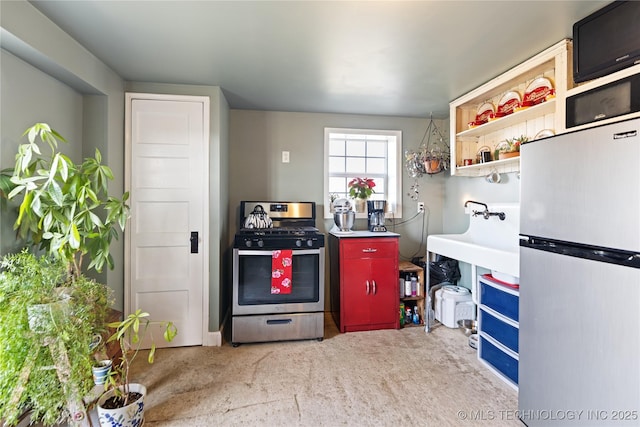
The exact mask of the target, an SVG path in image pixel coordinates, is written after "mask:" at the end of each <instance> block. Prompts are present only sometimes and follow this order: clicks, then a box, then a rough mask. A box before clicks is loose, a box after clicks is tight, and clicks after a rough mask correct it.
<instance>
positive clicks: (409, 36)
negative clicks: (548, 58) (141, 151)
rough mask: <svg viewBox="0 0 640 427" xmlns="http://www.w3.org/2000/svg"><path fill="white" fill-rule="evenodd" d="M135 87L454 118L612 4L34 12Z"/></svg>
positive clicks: (284, 105)
mask: <svg viewBox="0 0 640 427" xmlns="http://www.w3.org/2000/svg"><path fill="white" fill-rule="evenodd" d="M31 3H32V4H33V5H34V6H35V7H36V8H38V9H39V10H40V11H41V12H42V13H43V14H44V15H46V16H47V17H48V18H49V19H50V20H52V21H53V22H55V23H56V24H57V25H58V26H60V27H61V28H62V29H63V30H64V31H66V32H67V33H68V34H70V35H71V36H72V37H73V38H74V39H76V40H77V41H78V42H79V43H80V44H82V45H84V46H85V47H86V48H87V49H88V50H89V51H91V52H92V53H93V54H94V55H95V56H96V57H98V58H99V59H100V60H101V61H102V62H104V63H105V64H106V65H108V66H109V67H110V68H112V69H113V70H114V71H115V72H116V73H118V74H119V75H120V76H121V77H122V78H123V79H125V80H127V81H144V82H160V83H176V84H195V85H214V86H220V87H221V88H222V90H223V92H224V94H225V97H226V98H227V101H228V102H229V104H230V106H231V108H234V109H256V110H273V111H296V112H325V113H342V114H372V115H390V116H404V117H427V116H429V115H430V114H433V117H434V118H446V117H448V115H449V114H448V113H449V110H448V104H449V102H450V101H451V100H453V99H455V98H457V97H458V96H460V95H462V94H464V93H466V92H468V91H469V90H471V89H473V88H475V87H477V86H479V85H481V84H482V83H484V82H486V81H488V80H490V79H491V78H493V77H495V76H497V75H499V74H501V73H502V72H504V71H506V70H507V69H509V68H511V67H513V66H514V65H516V64H518V63H520V62H522V61H524V60H525V59H527V58H529V57H531V56H533V55H535V54H536V53H538V52H540V51H542V50H544V49H545V48H547V47H549V46H551V45H553V44H554V43H556V42H557V41H559V40H561V39H563V38H566V37H571V30H572V25H573V23H574V22H575V21H577V20H579V19H581V18H583V17H585V16H586V15H588V14H590V13H591V12H593V11H595V10H597V9H599V8H601V7H602V6H604V5H605V4H607V3H609V1H608V0H607V1H549V2H544V1H211V0H210V1H132V0H129V1H113V0H110V1H89V0H85V1H77V0H73V1H62V0H58V1H45V0H42V1H40V0H38V1H31Z"/></svg>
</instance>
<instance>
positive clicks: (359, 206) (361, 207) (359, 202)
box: [356, 198, 367, 213]
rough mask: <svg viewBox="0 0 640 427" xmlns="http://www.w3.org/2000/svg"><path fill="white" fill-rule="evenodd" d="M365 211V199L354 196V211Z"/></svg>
mask: <svg viewBox="0 0 640 427" xmlns="http://www.w3.org/2000/svg"><path fill="white" fill-rule="evenodd" d="M366 211H367V200H366V199H360V198H356V213H365V212H366Z"/></svg>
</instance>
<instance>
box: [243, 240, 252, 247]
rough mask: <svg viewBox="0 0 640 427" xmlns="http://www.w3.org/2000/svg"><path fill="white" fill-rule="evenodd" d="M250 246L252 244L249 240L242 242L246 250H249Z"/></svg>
mask: <svg viewBox="0 0 640 427" xmlns="http://www.w3.org/2000/svg"><path fill="white" fill-rule="evenodd" d="M252 244H253V242H252V241H251V240H245V241H244V245H245V246H246V247H248V248H250V247H251V245H252Z"/></svg>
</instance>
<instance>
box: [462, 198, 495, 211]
mask: <svg viewBox="0 0 640 427" xmlns="http://www.w3.org/2000/svg"><path fill="white" fill-rule="evenodd" d="M469 203H475V204H476V205H481V206H484V210H485V211H487V212H488V211H489V207H488V206H487V205H486V204H484V203H482V202H476V201H474V200H467V201H466V202H464V207H465V208H466V207H467V206H468V205H469Z"/></svg>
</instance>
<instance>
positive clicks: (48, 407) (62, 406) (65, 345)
mask: <svg viewBox="0 0 640 427" xmlns="http://www.w3.org/2000/svg"><path fill="white" fill-rule="evenodd" d="M0 267H1V270H2V271H0V324H1V325H2V328H0V372H1V373H2V374H1V375H0V419H3V420H4V422H5V425H8V426H11V425H16V424H17V423H18V422H19V419H20V417H21V415H22V414H24V413H25V412H27V411H30V412H31V414H30V416H31V421H32V422H36V421H39V422H41V423H43V424H45V425H56V424H64V423H68V424H74V423H81V422H82V421H84V422H86V411H85V409H84V405H83V403H82V397H83V396H86V395H87V394H88V393H89V392H90V391H91V389H92V388H93V386H94V384H93V381H92V379H91V366H92V364H93V363H94V359H93V355H92V351H91V350H90V343H91V342H92V340H93V339H94V336H95V335H96V334H97V333H99V332H100V329H101V328H102V326H103V325H104V322H105V318H106V312H107V307H108V297H109V292H108V288H107V287H106V286H104V285H101V284H99V283H97V282H95V281H93V280H90V279H88V278H87V277H85V276H80V277H77V278H76V279H75V283H74V286H73V288H72V289H71V290H70V292H69V295H68V298H66V299H65V304H64V309H61V310H60V311H58V310H57V308H49V310H48V311H44V312H45V313H46V314H47V316H48V317H44V318H42V319H41V320H40V321H39V323H38V324H37V325H34V324H33V320H32V319H29V318H28V310H29V307H30V306H34V305H39V306H43V307H46V304H47V303H48V302H58V297H57V290H59V289H60V285H61V284H63V283H65V282H66V281H67V280H68V277H67V275H68V273H67V265H66V263H65V262H64V260H62V259H60V258H58V259H56V258H53V257H51V256H36V255H34V254H33V253H30V252H28V251H27V250H23V251H22V252H19V253H16V254H9V255H6V256H5V257H3V258H2V260H1V261H0ZM51 307H57V306H55V305H53V306H51ZM34 326H35V327H34ZM52 367H53V368H54V369H52ZM70 402H75V404H76V406H75V409H73V408H71V407H70Z"/></svg>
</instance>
